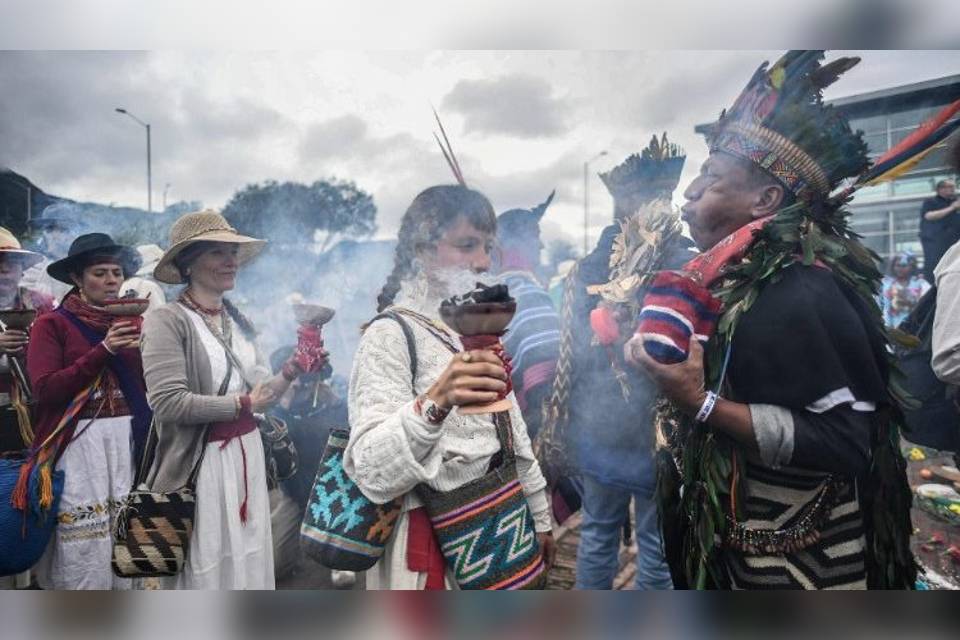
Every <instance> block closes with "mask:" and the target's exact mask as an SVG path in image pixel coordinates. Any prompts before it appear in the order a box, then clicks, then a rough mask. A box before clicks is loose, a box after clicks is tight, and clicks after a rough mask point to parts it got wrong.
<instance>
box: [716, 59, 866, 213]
mask: <svg viewBox="0 0 960 640" xmlns="http://www.w3.org/2000/svg"><path fill="white" fill-rule="evenodd" d="M823 58H824V56H823V51H820V50H815V51H797V50H794V51H788V52H787V53H786V54H784V55H783V57H782V58H780V60H778V61H777V62H776V64H774V65H773V66H772V67H768V63H766V62H764V63H763V64H761V65H760V68H758V69H757V71H756V72H755V73H754V74H753V77H752V78H750V82H748V83H747V86H746V88H745V89H744V90H743V91H742V92H741V94H740V96H739V97H738V98H737V99H736V101H735V102H734V103H733V106H732V107H730V108H729V109H727V110H725V111H724V112H723V113H721V114H720V119H719V120H718V121H717V122H716V123H715V124H714V125H712V126H711V127H710V129H709V131H708V133H707V141H708V142H709V144H710V150H711V151H723V152H725V153H729V154H731V155H734V156H738V157H740V158H744V159H746V160H748V161H750V162H753V163H754V164H756V165H758V166H759V167H760V168H762V169H764V170H765V171H766V172H767V173H769V174H771V175H772V176H774V177H775V178H777V179H778V180H780V182H782V183H783V185H784V186H785V187H787V188H788V189H789V190H790V191H791V192H792V193H793V194H794V195H795V196H797V197H798V198H801V199H804V200H811V199H816V198H820V199H825V198H826V197H827V196H828V195H829V194H830V192H831V191H832V190H833V189H834V188H835V187H836V186H837V185H838V184H839V183H840V182H841V181H842V180H844V179H845V178H849V177H851V176H856V175H858V174H860V173H861V172H863V171H864V170H866V168H867V167H868V166H869V163H870V161H869V159H868V157H867V145H866V144H865V143H864V141H863V138H862V134H861V133H860V132H856V133H855V132H853V131H852V130H851V129H850V123H849V122H847V119H846V118H845V117H844V116H843V115H842V114H841V113H840V112H839V111H837V109H836V108H835V107H833V106H830V105H826V104H824V103H823V90H824V89H825V88H826V87H828V86H830V85H831V84H833V83H834V82H836V81H837V79H838V78H839V77H840V76H841V75H842V74H844V73H845V72H847V71H849V70H850V69H851V68H853V67H854V66H855V65H856V64H857V63H858V62H860V58H853V57H845V58H839V59H837V60H834V61H833V62H831V63H829V64H827V65H821V62H822V61H823Z"/></svg>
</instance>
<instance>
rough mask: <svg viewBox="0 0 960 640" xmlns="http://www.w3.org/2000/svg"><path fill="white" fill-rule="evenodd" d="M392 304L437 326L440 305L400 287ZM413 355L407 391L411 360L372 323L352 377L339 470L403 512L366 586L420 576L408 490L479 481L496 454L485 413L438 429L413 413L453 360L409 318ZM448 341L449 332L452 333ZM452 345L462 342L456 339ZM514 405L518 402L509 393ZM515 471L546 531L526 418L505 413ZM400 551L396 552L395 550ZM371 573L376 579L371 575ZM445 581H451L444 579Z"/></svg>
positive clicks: (393, 329) (400, 340) (399, 341)
mask: <svg viewBox="0 0 960 640" xmlns="http://www.w3.org/2000/svg"><path fill="white" fill-rule="evenodd" d="M396 306H398V307H403V308H407V309H411V310H413V311H416V312H418V313H420V314H423V315H425V316H428V317H430V318H431V319H432V320H434V321H435V322H437V323H438V324H439V323H440V319H439V317H438V309H439V307H440V300H439V299H438V298H437V299H433V298H430V297H423V296H421V297H419V298H418V297H416V296H412V295H410V293H409V292H408V291H407V290H406V289H405V290H402V291H401V293H400V294H399V295H398V296H397V301H396ZM407 324H409V325H410V327H411V329H412V330H413V334H414V337H415V342H416V345H415V347H416V353H417V379H416V382H415V385H414V389H411V366H410V356H409V353H408V351H407V345H406V341H405V339H404V335H403V330H402V329H401V328H400V325H399V324H397V323H396V322H395V321H393V320H390V319H383V320H378V321H377V322H375V323H373V324H372V325H370V327H369V328H368V329H367V330H366V332H365V333H364V334H363V337H362V338H361V340H360V346H359V348H358V349H357V354H356V356H355V357H354V361H353V372H352V374H351V376H350V398H349V409H350V442H349V444H348V445H347V449H346V452H345V454H344V458H343V461H344V468H345V469H346V471H347V473H348V474H349V475H350V477H351V478H352V479H353V480H354V481H355V482H356V483H357V486H358V487H359V488H360V490H361V491H362V492H363V493H364V495H366V496H367V497H368V498H370V499H371V500H373V501H374V502H378V503H383V502H387V501H388V500H391V499H393V498H395V497H398V496H405V497H404V501H403V514H402V515H401V517H400V519H399V521H398V523H397V528H396V530H395V531H394V534H393V536H392V538H391V540H390V542H389V543H388V546H387V553H386V554H385V555H384V558H383V559H382V560H381V561H380V562H379V563H378V566H376V567H374V569H372V570H371V571H370V572H369V573H368V577H367V584H368V587H373V588H376V587H378V586H379V587H381V588H393V589H397V588H399V589H419V588H422V586H423V584H422V583H423V582H424V580H425V575H424V574H416V573H413V572H410V571H409V570H408V569H407V567H406V548H405V545H406V538H407V536H406V526H407V517H406V512H407V511H409V510H411V509H415V508H417V507H419V506H420V505H421V503H420V501H419V499H418V498H417V497H416V495H415V494H414V492H413V489H414V487H416V485H418V484H419V483H421V482H423V483H426V484H427V485H429V486H430V487H433V488H434V489H436V490H438V491H450V490H452V489H455V488H457V487H459V486H460V485H463V484H465V483H467V482H469V481H471V480H474V479H476V478H479V477H481V476H482V475H483V474H484V473H485V472H486V470H487V467H488V465H489V464H490V458H491V457H492V456H493V455H494V454H495V453H496V452H497V451H498V450H499V449H500V444H499V442H498V441H497V435H496V431H495V428H494V426H493V422H492V420H491V419H490V416H489V415H477V416H461V415H459V414H458V413H457V412H456V410H454V411H453V412H452V413H451V414H450V415H449V416H448V417H447V419H446V420H445V421H444V422H443V424H442V425H439V426H435V425H431V424H430V423H428V422H427V421H425V420H424V419H423V418H421V417H420V416H418V415H417V414H416V413H415V412H414V411H413V401H414V397H415V394H414V391H415V392H416V394H421V393H423V392H425V391H426V390H427V389H428V388H430V386H431V385H432V384H433V383H434V382H435V381H436V380H437V378H439V377H440V374H441V373H442V372H443V371H444V369H445V368H446V367H447V364H448V363H449V362H450V359H451V357H452V356H451V353H450V351H449V350H448V349H447V347H446V346H444V344H443V343H441V342H440V340H439V339H438V338H437V337H435V336H434V335H432V334H431V333H430V332H429V331H428V330H426V329H425V328H423V327H422V326H420V325H419V324H418V323H416V322H414V321H412V320H408V322H407ZM451 335H454V334H452V332H451ZM454 342H455V343H457V344H459V341H458V340H457V338H456V337H455V336H454ZM510 398H511V400H513V401H514V402H516V400H515V399H514V398H513V395H512V394H511V395H510ZM510 419H511V422H512V426H513V433H514V447H515V449H516V455H517V473H518V475H519V480H520V483H521V485H522V486H523V490H524V493H525V495H526V497H527V502H528V504H529V505H530V510H531V513H532V514H533V519H534V523H535V525H536V530H537V531H538V532H544V531H549V530H550V529H551V516H550V509H549V504H548V501H547V496H546V491H545V486H546V481H545V480H544V477H543V474H542V473H541V472H540V466H539V465H538V464H537V461H536V460H535V459H534V457H533V450H532V448H531V445H530V437H529V436H528V435H527V428H526V425H525V424H524V422H523V416H522V415H521V413H520V411H519V410H518V409H517V408H516V406H514V407H513V408H512V409H511V410H510ZM401 544H402V545H403V548H400V547H399V546H398V545H401ZM371 574H373V575H371ZM448 583H449V580H448Z"/></svg>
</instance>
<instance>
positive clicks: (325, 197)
mask: <svg viewBox="0 0 960 640" xmlns="http://www.w3.org/2000/svg"><path fill="white" fill-rule="evenodd" d="M223 215H224V217H226V218H227V220H229V221H230V223H231V224H232V225H233V226H234V227H236V228H237V229H238V230H239V231H240V232H241V233H244V234H249V235H253V236H257V237H260V238H266V239H267V240H270V241H272V242H276V243H278V244H309V243H317V244H319V245H320V251H324V250H326V249H327V247H329V246H331V245H332V244H333V241H334V240H335V239H337V238H341V237H344V236H352V237H365V236H369V235H371V234H373V232H374V231H376V229H377V225H376V217H377V208H376V205H374V204H373V198H372V197H371V196H370V195H369V194H368V193H366V192H365V191H363V190H362V189H359V188H358V187H357V186H356V185H355V184H354V183H353V182H349V181H338V180H335V179H331V180H318V181H316V182H314V183H313V184H311V185H305V184H301V183H298V182H283V183H279V182H276V181H273V180H269V181H267V182H264V183H263V184H250V185H247V186H246V187H244V188H243V189H241V190H240V191H238V192H236V193H235V194H234V195H233V197H232V198H230V201H229V202H228V203H227V206H226V207H224V209H223Z"/></svg>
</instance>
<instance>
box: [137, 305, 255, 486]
mask: <svg viewBox="0 0 960 640" xmlns="http://www.w3.org/2000/svg"><path fill="white" fill-rule="evenodd" d="M142 336H143V337H142V339H141V346H140V348H141V352H142V354H143V374H144V378H145V379H146V382H147V401H148V402H149V403H150V407H151V408H152V409H153V418H154V420H155V422H156V425H157V433H158V438H159V442H158V444H157V453H156V457H155V458H154V461H153V464H152V465H151V467H150V471H149V472H148V474H147V478H146V484H147V486H148V487H149V488H150V490H152V491H159V492H168V491H174V490H176V489H179V488H180V487H182V486H183V485H184V484H185V483H186V481H187V478H188V477H189V475H190V471H191V470H192V469H193V465H194V464H195V463H196V461H197V459H198V457H199V455H200V448H201V442H202V439H203V434H204V430H205V429H204V428H205V427H206V425H208V424H210V423H212V422H227V421H230V420H233V419H234V417H235V416H236V411H237V396H236V394H234V395H226V396H217V395H216V394H217V390H218V388H219V386H220V385H219V383H220V381H219V380H218V381H217V382H216V384H214V381H213V380H212V374H211V372H210V360H209V358H208V357H207V352H206V350H205V349H204V346H203V342H202V341H201V339H200V336H199V335H198V334H197V330H196V328H195V327H194V325H193V322H192V321H191V320H190V318H189V317H187V311H186V310H184V309H183V307H181V306H180V304H179V303H177V302H171V303H168V304H165V305H164V306H162V307H160V308H158V309H157V310H156V311H154V312H152V313H150V314H148V315H147V316H146V317H145V318H144V322H143V332H142ZM257 362H258V365H260V366H262V365H263V355H262V353H260V351H259V350H258V351H257ZM258 368H259V367H258ZM245 373H246V374H247V375H248V378H252V377H254V372H245Z"/></svg>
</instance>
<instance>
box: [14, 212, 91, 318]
mask: <svg viewBox="0 0 960 640" xmlns="http://www.w3.org/2000/svg"><path fill="white" fill-rule="evenodd" d="M69 210H70V205H69V204H66V203H56V204H52V205H50V206H49V207H47V208H46V209H44V210H43V213H42V214H41V216H40V217H39V218H34V219H32V220H31V221H30V227H31V229H32V230H33V231H35V232H39V233H40V251H41V253H42V254H43V259H42V260H41V261H40V262H38V263H37V264H35V265H33V266H32V267H30V268H29V269H27V270H26V271H24V273H23V282H22V285H23V286H24V287H26V288H27V289H30V290H32V291H38V292H40V293H45V294H47V295H49V296H51V297H52V298H53V300H54V304H59V303H60V299H61V298H63V296H64V295H66V293H67V292H68V291H70V285H68V284H66V283H63V282H59V281H58V280H57V279H55V278H52V277H50V274H48V273H47V267H49V266H50V264H51V263H53V262H54V261H55V260H60V259H61V258H63V257H65V256H66V255H67V252H68V250H69V249H70V243H71V241H72V240H73V239H74V238H75V237H76V236H77V234H78V233H79V232H80V230H81V225H80V223H78V222H77V221H76V220H74V219H73V218H71V217H69V216H68V215H67V212H68V211H69Z"/></svg>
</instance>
